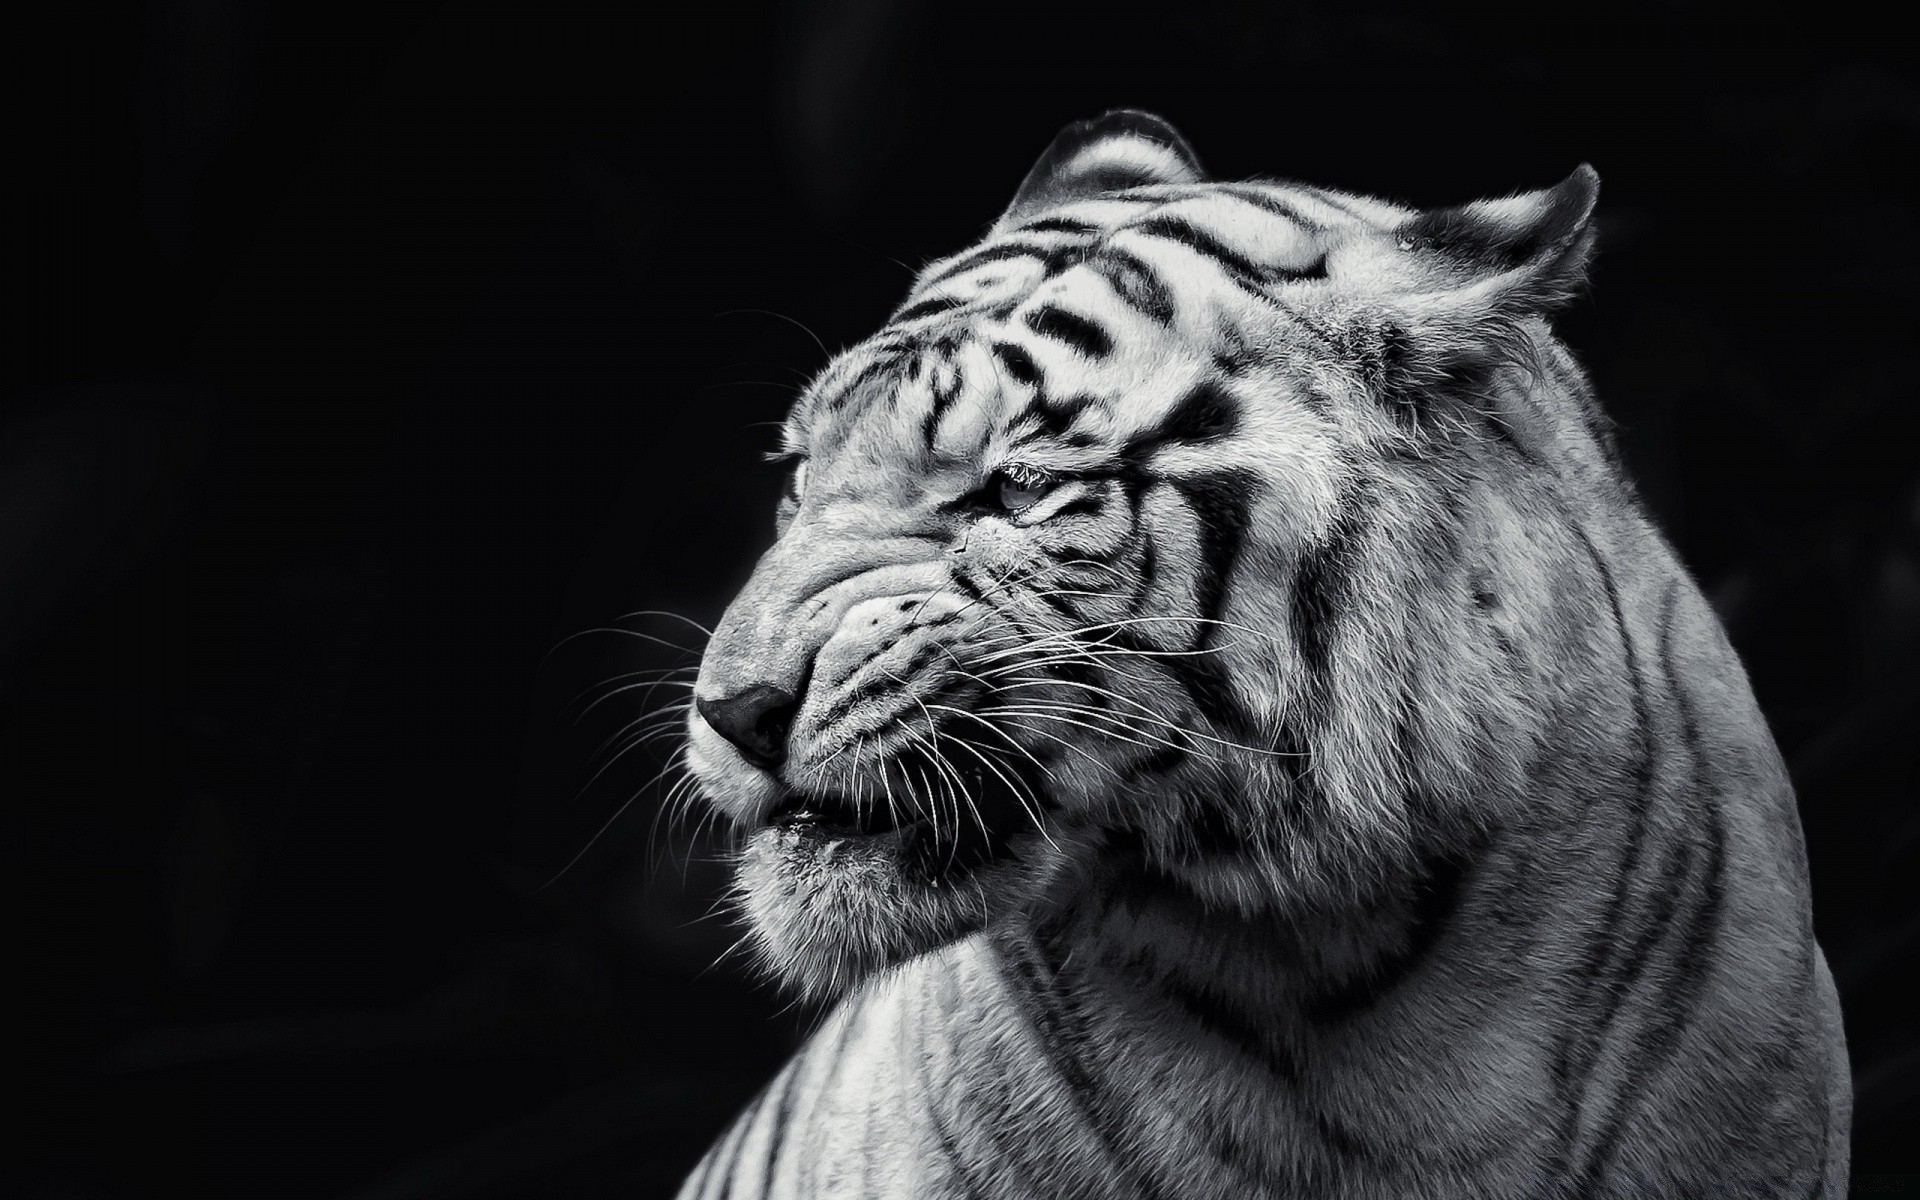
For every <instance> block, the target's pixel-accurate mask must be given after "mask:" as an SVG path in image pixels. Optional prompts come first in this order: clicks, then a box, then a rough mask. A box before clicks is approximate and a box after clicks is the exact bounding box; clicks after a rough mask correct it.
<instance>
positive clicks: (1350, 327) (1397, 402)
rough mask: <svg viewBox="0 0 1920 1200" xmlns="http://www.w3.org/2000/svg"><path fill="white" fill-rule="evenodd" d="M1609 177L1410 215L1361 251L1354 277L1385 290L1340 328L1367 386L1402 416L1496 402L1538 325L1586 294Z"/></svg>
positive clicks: (1586, 175) (1592, 176)
mask: <svg viewBox="0 0 1920 1200" xmlns="http://www.w3.org/2000/svg"><path fill="white" fill-rule="evenodd" d="M1599 194H1600V176H1599V175H1598V174H1597V173H1596V172H1595V171H1594V169H1593V168H1592V167H1589V166H1586V165H1584V164H1583V165H1582V166H1580V167H1578V168H1577V169H1575V171H1574V172H1573V174H1571V175H1569V176H1567V178H1566V179H1564V180H1562V181H1561V182H1560V183H1557V184H1555V185H1554V186H1552V187H1550V188H1543V189H1541V190H1540V191H1537V192H1525V193H1522V194H1521V195H1518V196H1508V197H1506V198H1504V199H1499V200H1476V201H1474V202H1473V203H1471V204H1463V205H1461V206H1459V207H1458V208H1443V209H1433V210H1430V211H1427V212H1423V213H1419V214H1417V215H1415V216H1412V217H1409V218H1407V219H1406V220H1405V221H1403V222H1401V224H1400V225H1399V226H1398V227H1397V228H1394V229H1392V230H1390V231H1388V232H1387V234H1386V236H1385V237H1384V238H1382V239H1379V240H1377V241H1373V240H1370V241H1368V242H1363V243H1359V244H1356V245H1355V246H1354V247H1353V257H1352V258H1351V259H1350V260H1349V264H1350V265H1349V266H1348V267H1347V268H1346V270H1347V271H1348V272H1349V278H1352V279H1355V280H1358V281H1365V280H1369V278H1370V280H1371V281H1372V282H1373V283H1374V285H1375V287H1377V289H1378V290H1373V289H1370V288H1363V294H1364V292H1366V291H1371V293H1372V294H1371V295H1369V296H1368V297H1367V298H1366V299H1365V300H1363V301H1362V302H1361V303H1360V304H1358V305H1357V306H1355V307H1354V308H1353V309H1350V310H1348V311H1347V313H1346V314H1345V317H1344V319H1335V320H1334V321H1333V322H1332V326H1333V328H1334V329H1336V330H1337V331H1338V335H1339V336H1340V338H1341V339H1342V340H1343V341H1344V342H1345V343H1346V346H1347V348H1348V350H1349V351H1350V352H1351V354H1352V355H1353V357H1354V359H1355V361H1356V364H1357V365H1358V366H1359V368H1360V373H1361V376H1362V378H1363V380H1364V381H1365V383H1366V384H1367V386H1368V387H1369V388H1370V389H1371V390H1372V391H1373V392H1374V393H1375V394H1376V395H1377V396H1378V397H1379V398H1380V399H1381V400H1382V401H1384V402H1386V403H1387V404H1388V405H1389V406H1390V407H1391V408H1393V409H1394V410H1395V411H1397V412H1402V413H1412V414H1422V413H1426V412H1430V411H1433V410H1434V409H1435V406H1436V405H1437V404H1439V403H1441V402H1442V399H1443V398H1444V397H1446V396H1448V395H1456V396H1460V395H1465V396H1473V397H1475V398H1476V399H1475V403H1477V404H1481V405H1484V404H1485V402H1486V396H1485V390H1486V389H1485V385H1486V383H1487V381H1488V379H1489V378H1490V376H1491V373H1493V372H1497V371H1498V370H1499V369H1501V368H1502V367H1504V366H1507V365H1510V364H1513V363H1516V362H1524V361H1525V360H1526V359H1527V358H1528V357H1529V354H1530V351H1529V350H1528V344H1529V341H1528V335H1526V334H1525V333H1523V328H1524V325H1525V323H1526V322H1527V320H1528V319H1529V318H1533V317H1538V316H1544V315H1546V314H1549V313H1551V312H1552V311H1553V310H1554V309H1556V308H1558V307H1560V306H1561V305H1563V304H1565V303H1566V302H1567V301H1568V300H1571V299H1572V298H1573V297H1574V296H1575V295H1577V294H1578V293H1579V291H1580V289H1581V287H1582V286H1583V285H1584V284H1585V282H1586V277H1587V259H1588V257H1589V256H1590V255H1591V254H1592V252H1593V243H1594V229H1593V226H1592V224H1591V217H1592V215H1593V206H1594V201H1595V200H1596V199H1597V198H1598V197H1599Z"/></svg>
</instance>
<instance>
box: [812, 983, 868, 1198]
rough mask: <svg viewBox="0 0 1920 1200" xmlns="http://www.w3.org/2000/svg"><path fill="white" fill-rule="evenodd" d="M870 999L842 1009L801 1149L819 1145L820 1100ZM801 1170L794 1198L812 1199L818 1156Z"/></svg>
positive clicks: (830, 1088)
mask: <svg viewBox="0 0 1920 1200" xmlns="http://www.w3.org/2000/svg"><path fill="white" fill-rule="evenodd" d="M871 995H872V993H856V994H855V996H854V998H853V999H851V1000H848V1001H847V1002H846V1004H845V1006H844V1007H843V1009H842V1011H843V1012H845V1013H846V1016H847V1020H846V1024H844V1025H842V1026H841V1027H840V1035H839V1036H838V1037H836V1038H835V1039H834V1040H833V1048H832V1049H831V1050H829V1051H828V1052H827V1065H826V1066H825V1067H824V1068H823V1070H822V1072H821V1077H820V1082H819V1083H818V1084H816V1085H815V1086H814V1089H813V1091H812V1093H811V1094H810V1095H809V1096H808V1099H810V1100H813V1101H814V1106H813V1111H811V1112H810V1113H808V1114H807V1115H808V1117H809V1118H811V1119H810V1120H809V1121H808V1122H807V1133H806V1137H805V1140H804V1141H803V1143H802V1146H803V1148H814V1147H818V1145H819V1142H818V1141H816V1140H815V1138H814V1135H813V1129H814V1126H815V1125H816V1124H817V1123H818V1121H819V1118H820V1115H821V1112H822V1110H823V1109H824V1108H825V1107H826V1106H825V1105H823V1104H821V1103H820V1100H821V1099H822V1098H823V1097H825V1096H827V1095H828V1094H830V1093H831V1092H832V1091H833V1081H834V1080H836V1079H838V1078H839V1077H840V1068H841V1066H842V1065H843V1063H844V1060H845V1057H846V1053H847V1043H848V1042H850V1041H852V1040H853V1035H854V1030H855V1029H857V1028H858V1027H859V1025H860V1023H861V1019H862V1018H863V1017H864V1016H865V1015H866V1011H867V1003H868V1000H869V998H870V997H871ZM801 1166H803V1167H805V1168H806V1174H805V1176H804V1177H802V1176H800V1175H798V1174H797V1173H796V1175H795V1179H796V1180H798V1181H799V1183H800V1186H799V1188H798V1189H797V1194H798V1195H802V1196H811V1195H813V1194H814V1177H815V1175H816V1173H817V1172H818V1170H819V1167H820V1156H819V1155H818V1153H815V1154H814V1155H813V1156H812V1157H810V1158H805V1159H802V1160H801Z"/></svg>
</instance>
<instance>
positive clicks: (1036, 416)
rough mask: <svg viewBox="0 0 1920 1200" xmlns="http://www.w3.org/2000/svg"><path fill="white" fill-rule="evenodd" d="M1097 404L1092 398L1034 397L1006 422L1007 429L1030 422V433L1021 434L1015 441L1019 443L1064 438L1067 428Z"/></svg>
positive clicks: (1095, 399)
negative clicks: (1034, 439) (1037, 438)
mask: <svg viewBox="0 0 1920 1200" xmlns="http://www.w3.org/2000/svg"><path fill="white" fill-rule="evenodd" d="M1099 403H1101V401H1100V400H1099V399H1098V398H1096V397H1093V396H1067V397H1064V398H1058V399H1056V398H1054V397H1051V396H1036V397H1035V398H1034V401H1033V403H1032V404H1029V405H1028V406H1027V408H1026V410H1025V411H1024V412H1022V413H1021V414H1020V415H1019V416H1017V417H1015V418H1014V419H1013V420H1011V421H1009V422H1007V428H1008V429H1010V430H1012V429H1019V428H1020V427H1021V426H1022V425H1023V424H1026V423H1029V422H1031V423H1032V425H1033V429H1032V431H1031V432H1029V433H1022V434H1021V435H1020V437H1019V438H1018V439H1017V440H1020V441H1026V440H1029V439H1030V438H1032V437H1050V438H1058V437H1065V436H1066V433H1067V430H1068V428H1069V427H1070V426H1072V424H1073V423H1074V421H1075V420H1076V419H1077V418H1078V417H1079V416H1080V414H1081V413H1083V412H1085V411H1086V410H1087V409H1089V408H1091V407H1093V406H1094V405H1096V404H1099Z"/></svg>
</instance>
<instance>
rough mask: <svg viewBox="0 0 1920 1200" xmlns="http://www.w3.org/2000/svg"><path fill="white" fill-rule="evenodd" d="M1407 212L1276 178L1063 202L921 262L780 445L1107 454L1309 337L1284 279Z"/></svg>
mask: <svg viewBox="0 0 1920 1200" xmlns="http://www.w3.org/2000/svg"><path fill="white" fill-rule="evenodd" d="M1407 215H1408V214H1407V212H1406V210H1403V209H1398V208H1395V207H1394V206H1391V205H1387V204H1384V203H1381V202H1379V201H1371V200H1366V199H1364V198H1360V197H1350V196H1344V195H1338V194H1334V193H1329V192H1325V191H1323V190H1321V189H1314V188H1302V187H1295V186H1291V185H1280V184H1209V185H1198V186H1190V187H1169V188H1158V187H1156V188H1139V189H1134V190H1132V191H1129V192H1125V193H1120V194H1118V195H1115V196H1112V197H1107V198H1102V199H1100V200H1094V201H1086V202H1082V203H1078V204H1073V205H1068V206H1064V207H1061V208H1057V209H1055V210H1053V211H1052V212H1050V213H1048V214H1047V215H1045V216H1043V217H1041V218H1040V219H1038V220H1034V221H1030V222H1027V223H1025V224H1022V225H1020V226H1017V227H1015V228H1012V229H1009V230H1006V231H1004V232H1002V233H999V234H998V235H996V236H994V237H992V238H990V239H989V240H987V241H986V242H983V243H981V244H980V245H978V246H975V247H972V248H970V249H968V250H965V251H962V252H961V253H960V254H957V255H955V256H953V257H951V258H948V259H945V260H943V261H940V262H936V263H934V264H933V265H931V266H930V267H928V268H927V269H926V271H924V272H923V273H922V274H921V276H920V278H919V280H918V282H917V283H916V285H915V287H914V289H913V291H912V293H911V294H910V295H909V297H908V298H907V301H906V302H905V304H904V305H903V306H902V307H901V309H900V310H899V311H898V312H897V313H896V314H895V315H894V317H893V320H892V321H891V322H890V323H889V325H888V326H887V327H886V328H885V329H883V330H882V331H881V332H880V333H879V334H877V335H875V336H874V337H873V338H871V339H869V340H868V341H867V342H866V343H864V344H863V345H861V346H859V347H856V348H855V349H854V350H852V351H849V352H848V353H847V354H846V355H843V356H842V357H841V358H840V359H839V360H838V361H836V362H835V363H834V364H833V365H832V366H831V367H829V369H828V370H827V371H826V372H824V373H823V374H822V376H821V377H820V378H819V379H818V380H817V381H816V382H815V384H814V386H813V387H812V388H811V389H810V390H809V392H808V394H807V395H806V396H805V397H804V398H803V399H802V401H801V403H800V404H799V405H798V406H797V407H796V410H795V412H794V416H793V420H792V422H791V423H790V426H789V430H788V437H789V441H790V443H791V446H790V448H792V449H796V450H806V451H808V452H810V453H813V454H815V455H831V454H834V453H837V452H838V451H840V450H842V449H848V450H854V451H856V452H857V453H858V456H859V457H860V458H862V459H866V460H870V461H876V462H881V461H893V462H900V461H908V462H915V463H922V464H925V465H929V466H932V465H938V464H940V463H943V462H946V463H951V462H968V461H973V462H977V461H979V460H981V459H982V458H983V457H995V456H999V457H1007V456H1017V457H1019V458H1020V459H1021V461H1027V462H1035V463H1037V465H1043V466H1052V467H1059V468H1061V469H1073V468H1076V467H1079V466H1082V465H1086V464H1084V463H1082V462H1080V461H1078V460H1081V459H1097V458H1099V457H1101V456H1103V455H1105V456H1111V454H1113V453H1114V452H1116V451H1117V449H1118V448H1120V447H1121V446H1123V445H1124V444H1125V443H1126V442H1127V441H1128V440H1129V439H1130V438H1133V437H1137V436H1139V435H1140V433H1141V432H1142V431H1143V430H1144V429H1146V428H1147V427H1148V426H1149V425H1150V424H1151V423H1153V422H1155V421H1160V420H1164V418H1165V417H1166V415H1167V414H1168V412H1169V411H1170V409H1171V408H1172V407H1173V406H1174V405H1175V404H1176V401H1177V398H1178V397H1181V396H1184V395H1186V394H1188V393H1190V392H1191V391H1192V390H1193V389H1194V388H1195V387H1196V386H1198V384H1199V383H1200V381H1201V380H1202V379H1203V378H1204V377H1205V375H1206V374H1207V373H1208V372H1209V371H1216V372H1217V371H1218V369H1219V368H1222V367H1225V368H1227V370H1228V372H1229V373H1231V371H1232V369H1233V367H1234V363H1233V361H1232V360H1233V359H1235V358H1236V357H1244V356H1246V355H1248V354H1249V353H1251V352H1254V351H1255V350H1257V349H1261V348H1262V347H1258V346H1256V345H1255V343H1258V342H1261V341H1267V342H1269V343H1271V340H1272V339H1273V337H1274V336H1275V335H1276V333H1277V334H1278V335H1279V336H1280V337H1282V338H1285V337H1288V336H1292V335H1299V336H1302V337H1310V336H1312V335H1313V328H1312V323H1311V322H1310V321H1308V320H1305V319H1304V318H1301V317H1299V314H1298V313H1297V311H1296V310H1295V308H1294V307H1293V306H1291V305H1290V304H1289V301H1288V296H1289V294H1290V293H1297V294H1300V296H1301V299H1302V301H1304V300H1305V299H1306V297H1305V295H1304V293H1305V291H1306V290H1307V289H1315V288H1318V289H1324V285H1325V282H1326V279H1327V261H1328V258H1329V255H1330V254H1333V253H1335V252H1336V251H1338V250H1339V248H1340V247H1341V246H1342V245H1343V244H1346V243H1350V242H1352V241H1353V240H1354V239H1356V238H1365V237H1368V236H1374V237H1377V236H1380V235H1381V234H1382V233H1383V231H1384V230H1386V229H1388V228H1390V227H1391V226H1392V225H1393V224H1394V223H1395V222H1397V221H1399V220H1401V219H1404V217H1405V216H1407ZM1289 326H1292V328H1288V327H1289ZM1265 348H1268V349H1270V345H1269V346H1268V347H1265Z"/></svg>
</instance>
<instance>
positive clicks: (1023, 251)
mask: <svg viewBox="0 0 1920 1200" xmlns="http://www.w3.org/2000/svg"><path fill="white" fill-rule="evenodd" d="M1069 244H1071V243H1069ZM1059 248H1060V247H1059V246H1057V245H1053V244H1050V243H1047V242H1032V241H1026V242H1020V241H1009V242H996V243H994V244H993V245H991V246H983V247H981V248H980V249H978V250H976V251H974V252H973V253H971V254H969V255H967V256H966V257H965V258H963V259H961V260H960V261H959V262H957V263H954V264H953V265H952V266H950V267H948V268H947V269H946V270H944V271H942V272H940V273H939V274H938V275H935V276H934V277H933V278H932V279H929V280H927V281H926V282H925V283H923V284H921V285H920V286H921V287H923V288H932V287H935V286H937V285H939V284H941V283H945V282H946V281H947V280H949V279H953V278H955V277H956V276H960V275H964V274H966V273H967V272H968V271H971V270H973V269H974V268H975V267H984V266H986V265H987V264H988V263H995V262H1005V261H1006V260H1007V259H1010V258H1037V259H1040V260H1042V261H1043V262H1044V261H1046V260H1047V259H1048V256H1049V251H1050V250H1058V249H1059Z"/></svg>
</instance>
